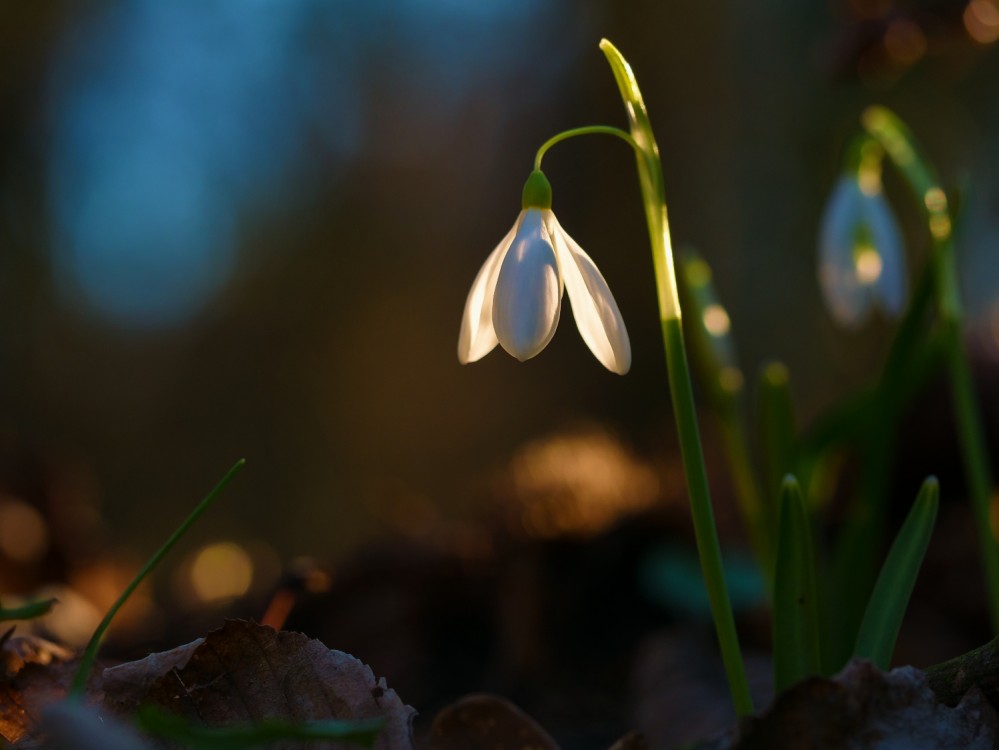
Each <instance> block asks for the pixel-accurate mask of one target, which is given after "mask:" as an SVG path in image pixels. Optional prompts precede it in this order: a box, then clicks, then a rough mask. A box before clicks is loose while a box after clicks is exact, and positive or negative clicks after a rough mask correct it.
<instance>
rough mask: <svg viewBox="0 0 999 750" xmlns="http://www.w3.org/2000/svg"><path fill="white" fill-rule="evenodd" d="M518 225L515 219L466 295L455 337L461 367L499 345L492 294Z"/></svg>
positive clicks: (518, 220) (518, 221) (478, 358)
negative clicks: (459, 327)
mask: <svg viewBox="0 0 999 750" xmlns="http://www.w3.org/2000/svg"><path fill="white" fill-rule="evenodd" d="M519 223H520V219H519V217H518V219H517V221H516V222H514V225H513V228H512V229H510V231H509V232H507V233H506V237H504V238H503V239H502V240H501V241H500V243H499V244H498V245H497V246H496V248H495V249H494V250H493V251H492V252H491V253H489V257H488V258H486V262H485V263H483V264H482V268H480V269H479V273H478V274H476V276H475V281H473V282H472V288H471V290H470V291H469V292H468V299H467V300H466V301H465V313H464V314H463V315H462V316H461V332H460V333H459V334H458V361H459V362H461V363H462V364H463V365H467V364H468V363H469V362H475V361H477V360H480V359H482V358H483V357H484V356H486V355H487V354H489V352H491V351H492V350H493V348H494V347H495V346H496V344H497V343H498V339H497V338H496V332H495V331H494V330H493V292H494V291H495V289H496V279H497V277H498V276H499V269H500V264H501V263H502V261H503V256H504V255H505V254H506V251H507V250H508V249H509V248H510V243H511V242H512V241H513V238H514V235H515V234H516V232H517V225H518V224H519Z"/></svg>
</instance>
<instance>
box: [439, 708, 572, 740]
mask: <svg viewBox="0 0 999 750" xmlns="http://www.w3.org/2000/svg"><path fill="white" fill-rule="evenodd" d="M430 750H558V745H556V744H555V740H553V739H552V738H551V737H549V736H548V733H547V732H545V730H544V729H542V728H541V727H540V726H538V724H537V722H535V721H534V719H532V718H531V717H530V716H528V715H527V714H525V713H524V712H523V711H521V710H520V709H519V708H517V707H516V706H515V705H513V704H512V703H511V702H510V701H508V700H506V699H505V698H500V697H499V696H496V695H468V696H465V697H464V698H462V699H461V700H459V701H456V702H455V703H452V704H451V705H450V706H447V707H445V708H444V709H442V710H441V712H440V713H439V714H437V717H436V718H435V719H434V724H433V726H432V727H431V728H430Z"/></svg>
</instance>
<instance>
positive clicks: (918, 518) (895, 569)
mask: <svg viewBox="0 0 999 750" xmlns="http://www.w3.org/2000/svg"><path fill="white" fill-rule="evenodd" d="M939 495H940V485H939V483H938V482H937V480H936V478H935V477H929V478H928V479H927V480H926V481H925V482H923V486H922V488H921V489H920V490H919V495H918V496H917V497H916V502H915V503H913V506H912V510H911V511H909V515H908V517H907V518H906V519H905V523H903V524H902V528H901V529H900V530H899V532H898V536H897V537H895V543H894V544H892V546H891V550H890V551H889V552H888V557H887V559H886V560H885V563H884V565H883V566H882V568H881V575H879V576H878V582H877V583H876V584H875V586H874V591H873V592H872V593H871V598H870V601H868V603H867V610H866V611H865V612H864V619H863V621H862V622H861V624H860V632H859V633H858V635H857V645H856V647H855V648H854V651H853V653H854V655H855V656H859V657H862V658H864V659H870V660H871V661H872V662H874V664H875V665H877V666H878V667H879V668H881V669H887V668H888V666H889V664H890V662H891V655H892V652H893V651H894V650H895V639H896V638H898V631H899V628H901V627H902V617H903V616H904V615H905V610H906V607H907V606H908V604H909V597H910V596H912V589H913V587H914V586H915V585H916V576H917V575H918V574H919V566H920V565H922V562H923V557H924V556H925V555H926V548H927V546H929V543H930V534H931V533H932V532H933V524H934V522H935V521H936V518H937V506H938V505H939Z"/></svg>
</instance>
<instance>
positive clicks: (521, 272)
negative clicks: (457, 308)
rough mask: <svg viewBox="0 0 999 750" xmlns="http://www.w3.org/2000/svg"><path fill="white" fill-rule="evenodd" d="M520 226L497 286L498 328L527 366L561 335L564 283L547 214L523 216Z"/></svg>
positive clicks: (500, 336) (537, 212)
mask: <svg viewBox="0 0 999 750" xmlns="http://www.w3.org/2000/svg"><path fill="white" fill-rule="evenodd" d="M518 223H519V229H518V230H517V234H516V236H515V237H514V238H513V242H512V244H511V245H510V249H509V251H507V253H506V255H505V256H504V257H503V260H502V263H501V264H500V270H499V278H498V279H497V280H496V291H495V294H494V297H493V328H494V329H495V331H496V337H497V338H498V339H499V343H500V345H501V346H502V347H503V348H504V349H506V350H507V351H508V352H509V353H510V354H512V355H513V356H514V357H516V358H517V359H519V360H520V361H522V362H523V361H524V360H525V359H530V358H531V357H533V356H535V355H536V354H538V352H540V351H541V350H542V349H544V348H545V346H547V345H548V342H549V341H551V338H552V336H553V335H554V334H555V328H556V327H557V326H558V318H559V308H560V306H561V304H560V303H561V297H562V282H561V278H560V276H559V270H558V262H557V261H556V259H555V249H554V248H553V247H552V243H551V239H550V237H549V234H548V229H547V228H546V227H545V224H544V214H543V212H542V211H541V210H539V209H527V210H525V211H522V212H521V214H520V219H519V222H518Z"/></svg>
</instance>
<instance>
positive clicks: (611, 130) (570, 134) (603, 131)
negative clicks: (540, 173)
mask: <svg viewBox="0 0 999 750" xmlns="http://www.w3.org/2000/svg"><path fill="white" fill-rule="evenodd" d="M580 135H613V136H615V137H616V138H620V139H621V140H622V141H624V142H625V143H627V144H628V145H629V146H631V147H632V148H633V149H635V150H636V151H639V150H641V147H640V146H639V145H638V144H637V143H636V142H635V139H634V138H632V137H631V136H630V135H629V134H628V133H627V132H625V131H624V130H621V128H615V127H612V126H610V125H586V126H584V127H581V128H572V130H563V131H562V132H561V133H558V134H557V135H553V136H552V137H551V138H549V139H548V140H547V141H545V142H544V143H542V144H541V148H539V149H538V153H537V154H536V155H535V157H534V168H535V169H541V160H542V159H544V158H545V154H546V153H548V149H550V148H551V147H552V146H554V145H555V144H556V143H561V142H562V141H566V140H568V139H570V138H575V137H576V136H580Z"/></svg>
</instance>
